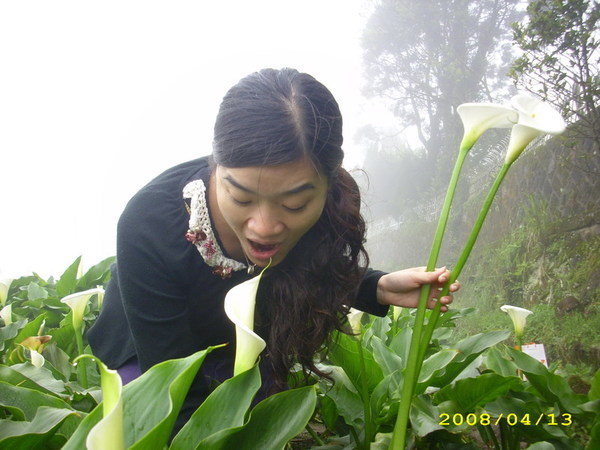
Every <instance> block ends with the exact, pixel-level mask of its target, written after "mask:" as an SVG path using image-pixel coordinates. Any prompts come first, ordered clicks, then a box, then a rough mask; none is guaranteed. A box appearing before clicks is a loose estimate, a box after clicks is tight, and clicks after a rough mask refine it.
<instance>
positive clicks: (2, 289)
mask: <svg viewBox="0 0 600 450" xmlns="http://www.w3.org/2000/svg"><path fill="white" fill-rule="evenodd" d="M12 282H13V279H12V278H10V277H9V276H6V275H0V306H4V305H6V299H7V298H8V290H9V289H10V285H11V283H12Z"/></svg>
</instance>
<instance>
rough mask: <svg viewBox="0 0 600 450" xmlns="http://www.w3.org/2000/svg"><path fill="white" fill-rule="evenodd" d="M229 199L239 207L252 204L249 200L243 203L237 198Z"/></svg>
mask: <svg viewBox="0 0 600 450" xmlns="http://www.w3.org/2000/svg"><path fill="white" fill-rule="evenodd" d="M231 199H232V200H233V202H234V203H235V204H237V205H240V206H248V205H249V204H250V203H252V201H251V200H246V201H243V200H238V199H237V198H235V197H231Z"/></svg>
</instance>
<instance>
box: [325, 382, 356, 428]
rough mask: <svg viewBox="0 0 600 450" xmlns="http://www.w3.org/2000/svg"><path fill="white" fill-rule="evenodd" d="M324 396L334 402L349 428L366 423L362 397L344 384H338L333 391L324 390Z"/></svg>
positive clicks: (332, 388) (333, 387)
mask: <svg viewBox="0 0 600 450" xmlns="http://www.w3.org/2000/svg"><path fill="white" fill-rule="evenodd" d="M322 390H323V389H322ZM324 394H325V395H326V396H327V397H329V398H330V399H332V400H333V402H334V403H335V405H336V407H337V410H338V413H339V415H340V416H341V417H342V418H343V419H344V422H346V423H347V424H348V425H349V426H351V427H355V426H356V425H357V424H359V423H363V422H364V420H363V416H364V407H363V402H362V400H361V399H360V396H359V395H358V394H357V393H356V392H354V391H352V390H350V389H348V387H347V386H346V385H344V383H340V382H336V383H335V384H334V385H333V386H332V387H331V389H329V390H324Z"/></svg>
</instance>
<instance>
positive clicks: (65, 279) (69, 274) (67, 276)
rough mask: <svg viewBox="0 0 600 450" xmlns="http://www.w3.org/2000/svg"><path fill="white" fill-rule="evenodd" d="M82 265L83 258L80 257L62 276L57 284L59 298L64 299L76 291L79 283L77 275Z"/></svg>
mask: <svg viewBox="0 0 600 450" xmlns="http://www.w3.org/2000/svg"><path fill="white" fill-rule="evenodd" d="M80 264H81V256H79V257H78V258H77V259H76V260H75V261H73V263H72V264H71V265H70V266H69V267H67V270H65V271H64V273H63V274H62V275H61V277H60V278H59V279H58V281H57V282H56V295H57V296H58V297H64V296H66V295H69V294H71V293H72V292H74V290H75V285H76V283H77V273H78V271H79V265H80Z"/></svg>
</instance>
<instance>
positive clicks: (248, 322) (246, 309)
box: [225, 270, 266, 375]
mask: <svg viewBox="0 0 600 450" xmlns="http://www.w3.org/2000/svg"><path fill="white" fill-rule="evenodd" d="M263 273H264V270H263V271H262V272H261V273H260V275H258V276H256V277H254V278H251V279H250V280H247V281H244V282H243V283H241V284H238V285H237V286H234V287H233V288H231V289H230V290H229V292H228V293H227V295H226V296H225V313H226V314H227V317H229V320H231V321H232V322H233V323H234V324H235V334H236V351H235V364H234V371H233V373H234V375H237V374H239V373H242V372H245V371H246V370H248V369H251V368H252V367H253V366H254V364H255V362H256V358H258V355H260V352H262V351H263V350H264V348H265V347H266V343H265V341H264V340H263V339H262V338H261V337H260V336H259V335H257V334H256V333H255V332H254V309H255V306H256V293H257V291H258V284H259V283H260V279H261V277H262V274H263Z"/></svg>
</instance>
